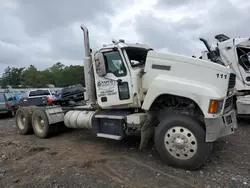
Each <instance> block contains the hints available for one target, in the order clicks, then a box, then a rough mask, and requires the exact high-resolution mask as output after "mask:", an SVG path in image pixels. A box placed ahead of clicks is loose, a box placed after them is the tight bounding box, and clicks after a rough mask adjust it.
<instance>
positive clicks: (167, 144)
mask: <svg viewBox="0 0 250 188" xmlns="http://www.w3.org/2000/svg"><path fill="white" fill-rule="evenodd" d="M205 135H206V134H205V130H204V128H203V127H202V125H201V124H200V123H199V122H198V121H196V120H195V119H194V118H192V117H189V116H184V115H183V116H182V115H181V116H171V117H168V118H166V119H165V120H164V121H162V122H161V123H160V124H159V125H158V127H157V128H156V132H155V144H156V148H157V151H158V153H159V154H160V156H161V158H162V160H163V161H164V162H165V163H166V164H168V165H170V166H174V167H179V168H184V169H188V170H195V169H197V168H199V167H201V166H202V165H203V164H204V163H205V161H206V159H207V158H208V157H209V155H210V153H211V150H212V144H211V143H207V142H206V141H205Z"/></svg>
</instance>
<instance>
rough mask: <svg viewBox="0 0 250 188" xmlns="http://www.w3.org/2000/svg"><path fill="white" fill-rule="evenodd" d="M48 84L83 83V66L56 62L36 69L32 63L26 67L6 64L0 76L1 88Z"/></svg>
mask: <svg viewBox="0 0 250 188" xmlns="http://www.w3.org/2000/svg"><path fill="white" fill-rule="evenodd" d="M48 84H53V85H55V87H65V86H68V85H72V84H82V85H83V86H84V85H85V83H84V68H83V66H80V65H70V66H65V65H64V64H62V63H61V62H57V63H56V64H54V65H53V66H52V67H50V68H48V69H45V70H38V69H37V68H36V67H35V66H34V65H30V66H29V67H28V68H25V67H21V68H16V67H10V66H8V67H7V68H6V69H5V70H4V73H3V75H2V77H1V82H0V85H1V87H2V88H6V87H7V86H11V87H12V88H20V87H22V88H25V87H26V88H44V87H48Z"/></svg>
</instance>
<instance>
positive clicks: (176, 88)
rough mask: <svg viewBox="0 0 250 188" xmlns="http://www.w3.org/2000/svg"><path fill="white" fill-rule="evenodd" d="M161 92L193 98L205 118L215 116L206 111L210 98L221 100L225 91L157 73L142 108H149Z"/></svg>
mask: <svg viewBox="0 0 250 188" xmlns="http://www.w3.org/2000/svg"><path fill="white" fill-rule="evenodd" d="M163 94H171V95H176V96H181V97H186V98H189V99H191V100H193V101H194V102H195V103H196V104H197V105H198V106H199V107H200V109H201V110H202V112H203V114H204V116H205V118H214V117H216V116H217V115H214V114H209V113H208V108H209V102H210V99H220V100H222V99H224V97H225V93H221V92H220V90H219V89H217V88H216V87H214V86H213V85H208V84H204V83H201V82H197V81H193V80H187V79H183V78H179V77H178V78H177V77H172V76H168V75H159V76H157V77H156V78H155V79H154V80H153V81H152V83H151V84H150V85H149V89H148V91H147V94H146V96H145V98H144V102H143V105H142V109H144V110H149V109H150V107H151V105H152V104H153V102H154V101H155V99H156V98H157V97H158V96H160V95H163ZM218 115H219V114H218Z"/></svg>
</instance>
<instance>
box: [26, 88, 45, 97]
mask: <svg viewBox="0 0 250 188" xmlns="http://www.w3.org/2000/svg"><path fill="white" fill-rule="evenodd" d="M41 95H50V92H49V91H48V90H36V91H31V92H30V94H29V96H30V97H35V96H41Z"/></svg>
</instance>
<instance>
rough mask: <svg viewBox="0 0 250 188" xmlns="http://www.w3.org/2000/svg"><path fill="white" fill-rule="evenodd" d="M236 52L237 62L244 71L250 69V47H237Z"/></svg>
mask: <svg viewBox="0 0 250 188" xmlns="http://www.w3.org/2000/svg"><path fill="white" fill-rule="evenodd" d="M237 54H238V59H239V64H240V65H241V66H242V68H243V69H244V70H245V71H246V72H249V71H250V49H248V48H240V47H238V48H237Z"/></svg>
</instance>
